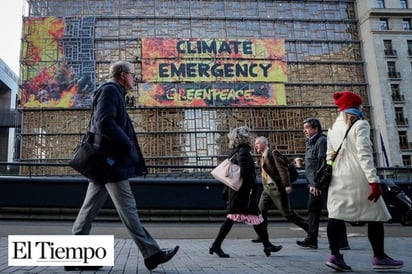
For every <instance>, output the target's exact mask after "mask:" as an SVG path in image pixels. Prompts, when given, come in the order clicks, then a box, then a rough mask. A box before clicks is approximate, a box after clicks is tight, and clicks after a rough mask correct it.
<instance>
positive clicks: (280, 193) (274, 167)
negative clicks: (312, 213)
mask: <svg viewBox="0 0 412 274" xmlns="http://www.w3.org/2000/svg"><path fill="white" fill-rule="evenodd" d="M255 148H256V151H257V152H258V153H261V154H262V156H261V158H260V169H261V172H262V184H263V192H262V195H261V197H260V200H259V209H260V210H261V212H262V216H263V218H264V227H265V229H266V230H267V225H268V223H267V212H268V210H269V209H270V208H272V207H273V206H275V207H276V208H277V209H278V210H279V212H280V214H282V216H283V217H285V218H286V219H287V220H288V221H289V222H292V223H294V224H296V225H297V226H299V227H301V228H302V229H303V230H305V231H307V230H308V223H307V222H306V221H305V220H304V219H303V218H302V217H301V216H300V215H299V214H297V213H296V212H295V211H294V210H292V209H291V208H290V202H289V194H290V193H291V192H292V185H291V183H290V179H289V171H288V167H287V165H286V164H285V162H284V161H283V158H282V157H281V154H280V153H279V152H278V151H277V150H275V149H271V148H270V147H269V141H268V139H267V138H266V137H264V136H259V137H257V138H256V139H255ZM260 241H261V239H260V238H256V239H253V240H252V242H260Z"/></svg>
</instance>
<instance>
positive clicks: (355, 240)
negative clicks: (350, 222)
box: [0, 221, 412, 274]
mask: <svg viewBox="0 0 412 274" xmlns="http://www.w3.org/2000/svg"><path fill="white" fill-rule="evenodd" d="M71 225H72V222H20V221H12V222H10V221H0V273H1V274H3V273H13V274H34V273H43V274H50V273H65V272H64V269H63V267H56V266H53V267H15V266H13V267H11V266H8V249H7V248H8V247H7V235H11V234H15V235H24V234H31V235H36V234H43V235H55V234H70V230H71ZM219 226H220V223H216V224H170V223H169V224H148V225H145V227H146V228H147V229H148V231H150V233H151V234H152V235H153V237H154V238H155V239H156V240H157V241H158V243H159V245H160V246H161V247H162V248H172V247H174V246H175V245H179V246H180V249H179V251H178V253H177V254H176V256H175V257H174V258H173V259H172V260H171V261H169V262H167V263H165V264H162V265H159V266H158V267H157V268H156V269H154V270H153V271H152V272H150V271H148V270H147V269H146V267H145V265H144V261H143V257H142V256H141V253H140V252H139V250H138V249H137V247H136V245H135V244H134V242H133V241H132V240H131V239H130V237H129V236H128V234H127V232H126V231H125V229H124V227H123V226H122V225H121V224H120V223H113V222H111V223H96V224H95V225H94V228H93V230H92V232H93V233H92V234H93V235H99V234H101V235H104V234H113V235H115V264H114V266H105V267H103V268H102V269H100V270H99V271H83V272H81V273H97V274H105V273H110V274H120V273H124V274H132V273H133V274H134V273H139V274H140V273H142V274H148V273H156V274H157V273H159V274H160V273H170V274H203V273H207V274H209V273H213V274H232V273H233V274H241V273H242V274H243V273H244V274H255V273H256V274H257V273H264V274H266V273H282V274H283V273H297V274H299V273H302V274H318V273H336V272H335V271H334V270H332V269H330V268H328V267H327V266H325V262H326V260H327V258H328V256H329V249H328V242H327V239H326V233H325V229H326V228H325V224H324V223H323V224H322V226H321V227H320V230H321V231H320V238H319V249H317V250H313V249H303V248H300V247H298V246H297V245H296V240H302V239H303V237H302V236H304V232H303V231H302V230H299V229H296V227H294V226H293V225H290V224H285V223H283V224H282V223H276V224H271V225H270V233H269V234H270V235H271V238H272V239H271V241H272V243H273V244H276V245H278V244H281V245H282V246H283V249H282V250H281V251H279V252H277V253H272V255H271V256H269V257H267V256H265V254H264V253H263V246H262V245H261V244H257V243H252V242H251V241H250V239H251V238H252V237H254V236H255V235H254V232H253V228H250V227H248V226H246V225H238V226H234V228H233V229H232V231H231V232H230V233H229V235H228V237H227V239H225V241H224V242H223V245H222V249H223V250H224V251H225V252H226V253H228V254H230V258H219V257H218V256H217V255H215V254H214V255H210V254H209V247H210V245H211V243H212V242H213V238H214V237H215V235H216V233H217V232H218V228H219ZM348 232H349V234H348V236H349V243H350V246H351V250H348V251H342V253H343V254H344V258H345V261H346V263H347V264H349V265H350V266H351V267H352V268H353V271H352V273H379V272H382V271H376V270H373V269H372V264H371V260H372V251H371V248H370V245H369V242H368V240H367V237H366V235H365V232H366V227H351V226H348ZM385 234H386V235H387V237H386V238H385V249H386V252H387V253H388V254H389V255H390V256H392V257H394V258H396V259H401V260H403V261H404V262H405V266H404V268H403V269H400V270H392V271H385V273H411V274H412V227H402V226H399V225H387V229H385ZM297 237H299V238H297ZM66 273H80V272H66Z"/></svg>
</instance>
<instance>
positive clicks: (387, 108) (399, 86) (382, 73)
mask: <svg viewBox="0 0 412 274" xmlns="http://www.w3.org/2000/svg"><path fill="white" fill-rule="evenodd" d="M411 5H412V2H411V1H407V0H385V1H383V0H380V1H377V0H367V1H357V10H358V17H359V28H360V35H361V39H362V43H363V53H364V54H363V55H364V58H365V65H366V66H365V67H366V72H367V73H366V79H367V82H368V90H369V102H370V105H371V113H372V114H373V117H374V119H373V122H374V128H375V132H374V135H375V136H374V137H375V140H380V142H377V143H376V144H377V145H378V147H380V148H381V149H379V150H378V152H379V154H378V158H379V159H380V161H379V163H380V164H381V166H385V165H389V166H410V165H411V155H412V142H411V137H410V136H411V134H412V132H411V126H410V124H409V122H408V121H412V120H411V119H412V116H411V115H412V112H411V111H410V110H411V108H412V101H411V99H412V97H411V95H412V93H411V85H412V25H411V24H412V21H411V20H412V9H411ZM382 143H383V144H384V147H385V150H383V149H382ZM385 151H386V155H385V153H384V152H385Z"/></svg>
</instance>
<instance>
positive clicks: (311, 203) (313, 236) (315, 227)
mask: <svg viewBox="0 0 412 274" xmlns="http://www.w3.org/2000/svg"><path fill="white" fill-rule="evenodd" d="M327 199H328V198H327V191H322V194H321V195H319V196H315V195H313V194H312V193H309V197H308V236H307V238H308V239H309V240H310V241H311V242H316V243H317V242H318V237H319V224H320V217H321V215H322V209H323V208H325V206H326V203H327ZM339 239H340V246H347V245H348V238H347V232H346V225H345V223H343V227H342V234H341V236H340V238H339Z"/></svg>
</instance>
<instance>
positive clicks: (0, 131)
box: [0, 59, 20, 173]
mask: <svg viewBox="0 0 412 274" xmlns="http://www.w3.org/2000/svg"><path fill="white" fill-rule="evenodd" d="M18 82H19V78H18V76H17V75H16V74H15V73H14V72H13V70H11V69H10V67H9V66H7V64H6V63H5V62H3V60H1V59H0V147H2V148H5V149H0V162H14V161H15V160H16V159H17V158H18V152H17V150H18V145H16V144H18V143H17V142H16V139H15V138H16V136H17V134H18V133H19V129H20V119H19V117H20V116H19V114H18V112H17V111H16V105H17V92H18ZM9 168H10V167H7V166H3V165H0V173H6V172H7V169H9Z"/></svg>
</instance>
